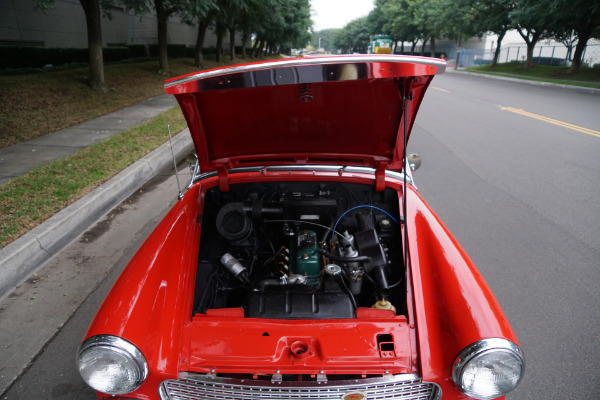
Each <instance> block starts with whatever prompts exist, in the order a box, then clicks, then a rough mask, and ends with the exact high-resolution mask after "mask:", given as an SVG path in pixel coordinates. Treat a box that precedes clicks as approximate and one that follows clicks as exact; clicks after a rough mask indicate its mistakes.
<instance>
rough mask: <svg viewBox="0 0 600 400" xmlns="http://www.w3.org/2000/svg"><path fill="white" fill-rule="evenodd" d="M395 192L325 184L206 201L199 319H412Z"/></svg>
mask: <svg viewBox="0 0 600 400" xmlns="http://www.w3.org/2000/svg"><path fill="white" fill-rule="evenodd" d="M398 210H399V200H398V194H397V192H396V191H395V190H392V189H389V188H388V189H386V190H385V191H384V192H376V191H375V190H374V188H373V186H371V185H365V184H348V183H344V184H342V183H336V182H333V183H323V182H285V183H252V184H236V185H231V190H230V192H227V193H225V192H221V191H220V190H219V189H218V188H211V189H208V190H207V191H206V192H205V194H204V210H203V211H204V212H203V215H202V219H201V222H202V234H201V239H200V249H199V257H198V270H197V276H196V288H195V298H194V313H195V314H196V313H200V314H205V313H207V311H208V310H210V309H219V308H238V307H242V308H243V309H244V315H245V317H246V318H268V319H348V318H355V317H356V312H357V309H358V308H359V307H375V308H384V309H391V310H394V311H395V312H397V313H398V314H404V315H406V310H405V309H406V297H405V293H406V280H405V268H404V263H403V252H402V240H401V234H400V232H401V220H400V217H399V212H398Z"/></svg>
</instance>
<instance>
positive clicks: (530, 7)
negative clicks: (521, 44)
mask: <svg viewBox="0 0 600 400" xmlns="http://www.w3.org/2000/svg"><path fill="white" fill-rule="evenodd" d="M549 1H550V0H516V1H515V2H514V4H515V7H514V8H513V9H512V10H511V11H510V12H509V17H510V19H511V21H512V24H513V25H514V26H515V28H516V29H517V32H519V35H521V37H522V38H523V40H524V41H525V43H526V44H527V61H526V62H525V68H526V69H527V68H531V67H533V49H534V48H535V45H536V44H537V42H538V41H539V40H540V39H543V38H545V37H548V35H549V34H550V32H551V29H549V27H551V26H552V23H553V21H555V18H556V16H555V15H554V14H553V12H552V10H551V8H550V4H549Z"/></svg>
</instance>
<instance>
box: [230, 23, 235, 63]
mask: <svg viewBox="0 0 600 400" xmlns="http://www.w3.org/2000/svg"><path fill="white" fill-rule="evenodd" d="M229 58H231V61H232V62H233V61H235V28H229Z"/></svg>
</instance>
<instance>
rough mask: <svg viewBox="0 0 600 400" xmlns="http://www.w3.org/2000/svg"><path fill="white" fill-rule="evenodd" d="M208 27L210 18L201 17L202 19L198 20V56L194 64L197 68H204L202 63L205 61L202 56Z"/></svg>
mask: <svg viewBox="0 0 600 400" xmlns="http://www.w3.org/2000/svg"><path fill="white" fill-rule="evenodd" d="M206 28H208V20H207V19H204V18H203V19H200V21H198V36H197V37H196V56H195V60H194V65H195V66H196V67H197V68H202V63H203V62H204V60H203V57H202V47H203V46H204V37H205V36H206Z"/></svg>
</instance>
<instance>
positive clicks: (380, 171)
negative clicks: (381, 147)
mask: <svg viewBox="0 0 600 400" xmlns="http://www.w3.org/2000/svg"><path fill="white" fill-rule="evenodd" d="M386 167H387V164H386V163H380V164H377V169H376V170H375V190H376V191H378V192H383V191H384V190H385V169H386Z"/></svg>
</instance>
